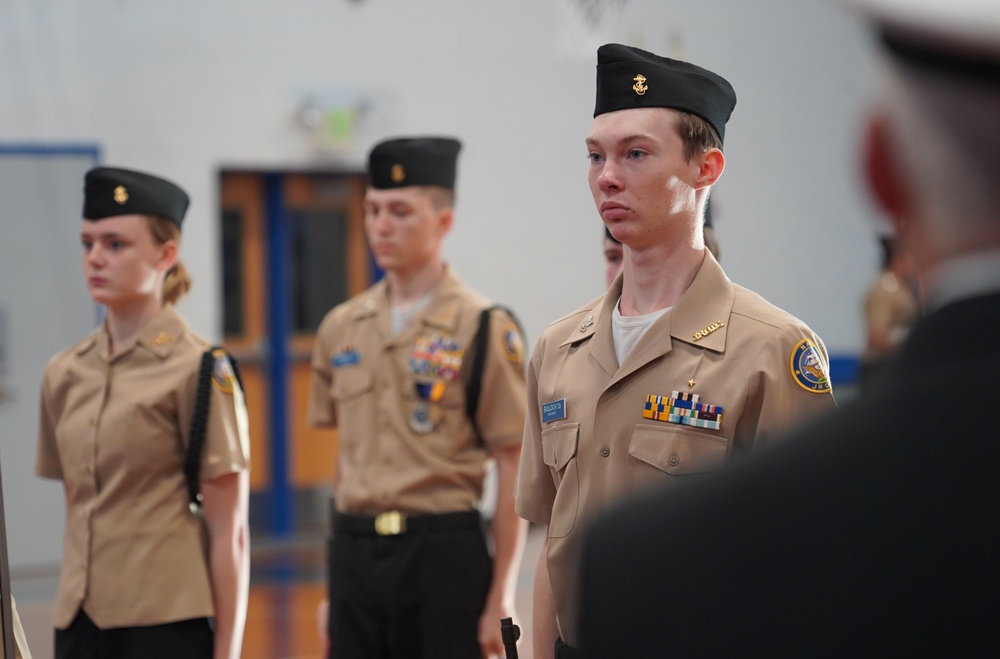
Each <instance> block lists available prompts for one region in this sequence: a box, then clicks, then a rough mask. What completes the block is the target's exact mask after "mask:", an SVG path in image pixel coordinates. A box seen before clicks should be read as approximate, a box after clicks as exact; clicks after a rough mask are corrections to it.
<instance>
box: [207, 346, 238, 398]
mask: <svg viewBox="0 0 1000 659" xmlns="http://www.w3.org/2000/svg"><path fill="white" fill-rule="evenodd" d="M212 356H213V357H215V365H214V366H213V367H212V386H213V387H215V388H216V389H218V390H219V391H221V392H223V393H226V394H231V393H233V389H234V388H235V387H234V384H235V382H236V373H235V372H234V371H233V364H232V362H230V361H229V355H227V354H226V351H225V350H222V349H221V348H217V349H215V350H213V351H212Z"/></svg>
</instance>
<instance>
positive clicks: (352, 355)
mask: <svg viewBox="0 0 1000 659" xmlns="http://www.w3.org/2000/svg"><path fill="white" fill-rule="evenodd" d="M360 363H361V353H360V352H358V351H357V350H348V351H346V352H341V353H338V354H336V355H334V356H333V365H334V367H336V368H339V367H341V366H357V365H358V364H360Z"/></svg>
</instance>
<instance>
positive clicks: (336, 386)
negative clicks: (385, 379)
mask: <svg viewBox="0 0 1000 659" xmlns="http://www.w3.org/2000/svg"><path fill="white" fill-rule="evenodd" d="M374 385H375V375H374V373H372V372H371V371H369V370H367V369H364V368H358V367H356V366H355V367H344V368H339V369H336V370H335V371H334V375H333V386H332V387H331V391H330V395H331V396H332V397H333V398H334V400H336V401H337V402H344V401H348V400H351V399H353V398H357V397H358V396H360V395H361V394H363V393H366V392H368V391H371V389H372V387H374Z"/></svg>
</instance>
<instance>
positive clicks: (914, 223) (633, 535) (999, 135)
mask: <svg viewBox="0 0 1000 659" xmlns="http://www.w3.org/2000/svg"><path fill="white" fill-rule="evenodd" d="M853 4H856V5H861V6H863V7H864V13H865V14H866V15H867V16H868V17H869V18H870V19H871V20H872V22H873V24H874V27H875V28H876V31H877V33H878V35H879V39H880V42H881V50H882V52H883V53H884V55H885V57H884V59H885V62H884V69H885V72H884V74H883V75H884V77H885V79H884V81H883V82H882V84H880V85H879V87H878V89H879V90H880V92H881V95H882V103H881V104H880V107H879V109H878V110H877V112H876V113H875V115H874V116H873V118H872V121H871V123H870V125H869V129H868V134H867V137H868V141H867V156H868V157H867V158H866V160H867V167H868V171H867V176H868V179H869V181H870V182H871V183H872V184H873V187H874V190H875V193H876V197H877V198H878V199H879V200H880V202H881V204H882V206H883V207H884V209H885V210H887V211H888V212H889V213H890V214H891V215H892V216H894V218H895V220H896V226H897V229H898V235H899V237H900V240H901V242H902V248H903V249H904V250H905V251H907V252H908V253H909V255H910V256H911V257H912V258H913V260H914V262H915V264H916V267H917V270H918V271H919V273H920V274H921V275H922V276H923V277H925V283H926V284H927V289H926V290H927V293H928V294H929V297H928V304H927V312H928V315H927V316H925V317H923V318H921V319H920V320H918V321H917V323H916V324H915V326H914V328H913V330H912V331H911V333H910V334H909V336H908V338H907V340H906V342H905V343H904V345H903V347H902V352H901V353H898V354H899V356H898V359H897V361H896V363H895V365H894V366H893V367H892V368H893V369H894V370H892V371H891V372H889V373H888V374H886V377H885V378H884V379H883V380H881V382H882V385H881V387H876V388H875V389H874V390H871V389H869V390H868V391H865V392H864V393H863V395H862V396H861V397H860V398H858V399H855V400H854V401H852V403H851V404H850V405H848V406H845V407H844V409H843V410H842V411H841V412H840V414H839V415H837V416H836V417H834V418H831V419H828V420H826V422H824V423H822V424H815V425H811V426H809V427H806V428H802V429H801V430H799V431H797V432H796V433H794V436H793V437H791V438H790V439H789V441H786V442H783V443H782V444H781V445H779V446H776V447H775V449H774V451H773V452H769V453H768V454H765V455H760V456H757V457H755V458H754V460H751V461H749V462H747V463H745V464H741V465H738V466H734V468H733V469H732V470H730V471H729V472H728V473H725V474H717V475H713V476H711V477H709V478H708V479H706V480H704V481H699V482H695V483H691V486H690V487H685V488H675V491H673V492H671V493H670V495H669V496H667V495H665V494H664V495H662V496H661V495H659V494H657V495H651V496H650V498H649V499H648V500H643V501H641V502H636V503H633V504H631V505H628V507H627V508H626V509H624V510H616V511H614V512H612V513H610V514H609V515H608V516H607V518H606V519H604V520H603V521H602V522H601V523H599V524H598V525H597V526H596V527H595V528H594V530H593V532H592V534H590V535H588V538H587V540H586V541H585V550H584V557H583V571H582V573H581V576H582V579H583V615H582V619H581V622H580V628H581V629H582V634H581V641H582V642H583V643H584V646H585V648H586V649H587V656H589V657H600V658H602V659H603V658H605V657H629V658H630V659H643V658H646V657H657V658H659V657H667V656H671V657H675V656H676V657H691V656H700V657H917V656H920V657H996V656H1000V636H998V634H997V612H998V611H1000V561H998V556H1000V521H998V517H997V511H998V510H1000V486H998V483H997V467H998V465H1000V441H998V432H997V423H996V417H994V416H993V415H992V410H993V409H995V408H996V404H997V392H998V387H997V373H998V372H1000V342H998V341H997V327H1000V186H998V185H997V181H1000V130H998V119H997V117H1000V6H998V5H997V4H996V3H995V2H981V1H977V0H950V1H949V2H939V1H937V0H867V1H865V2H862V1H861V0H858V1H857V2H855V3H853Z"/></svg>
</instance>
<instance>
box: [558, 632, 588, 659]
mask: <svg viewBox="0 0 1000 659" xmlns="http://www.w3.org/2000/svg"><path fill="white" fill-rule="evenodd" d="M555 657H556V659H580V658H581V657H583V655H582V654H581V653H580V651H579V650H577V649H576V648H574V647H572V646H570V645H566V642H565V641H563V640H562V637H561V636H560V637H558V638H556V652H555Z"/></svg>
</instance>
